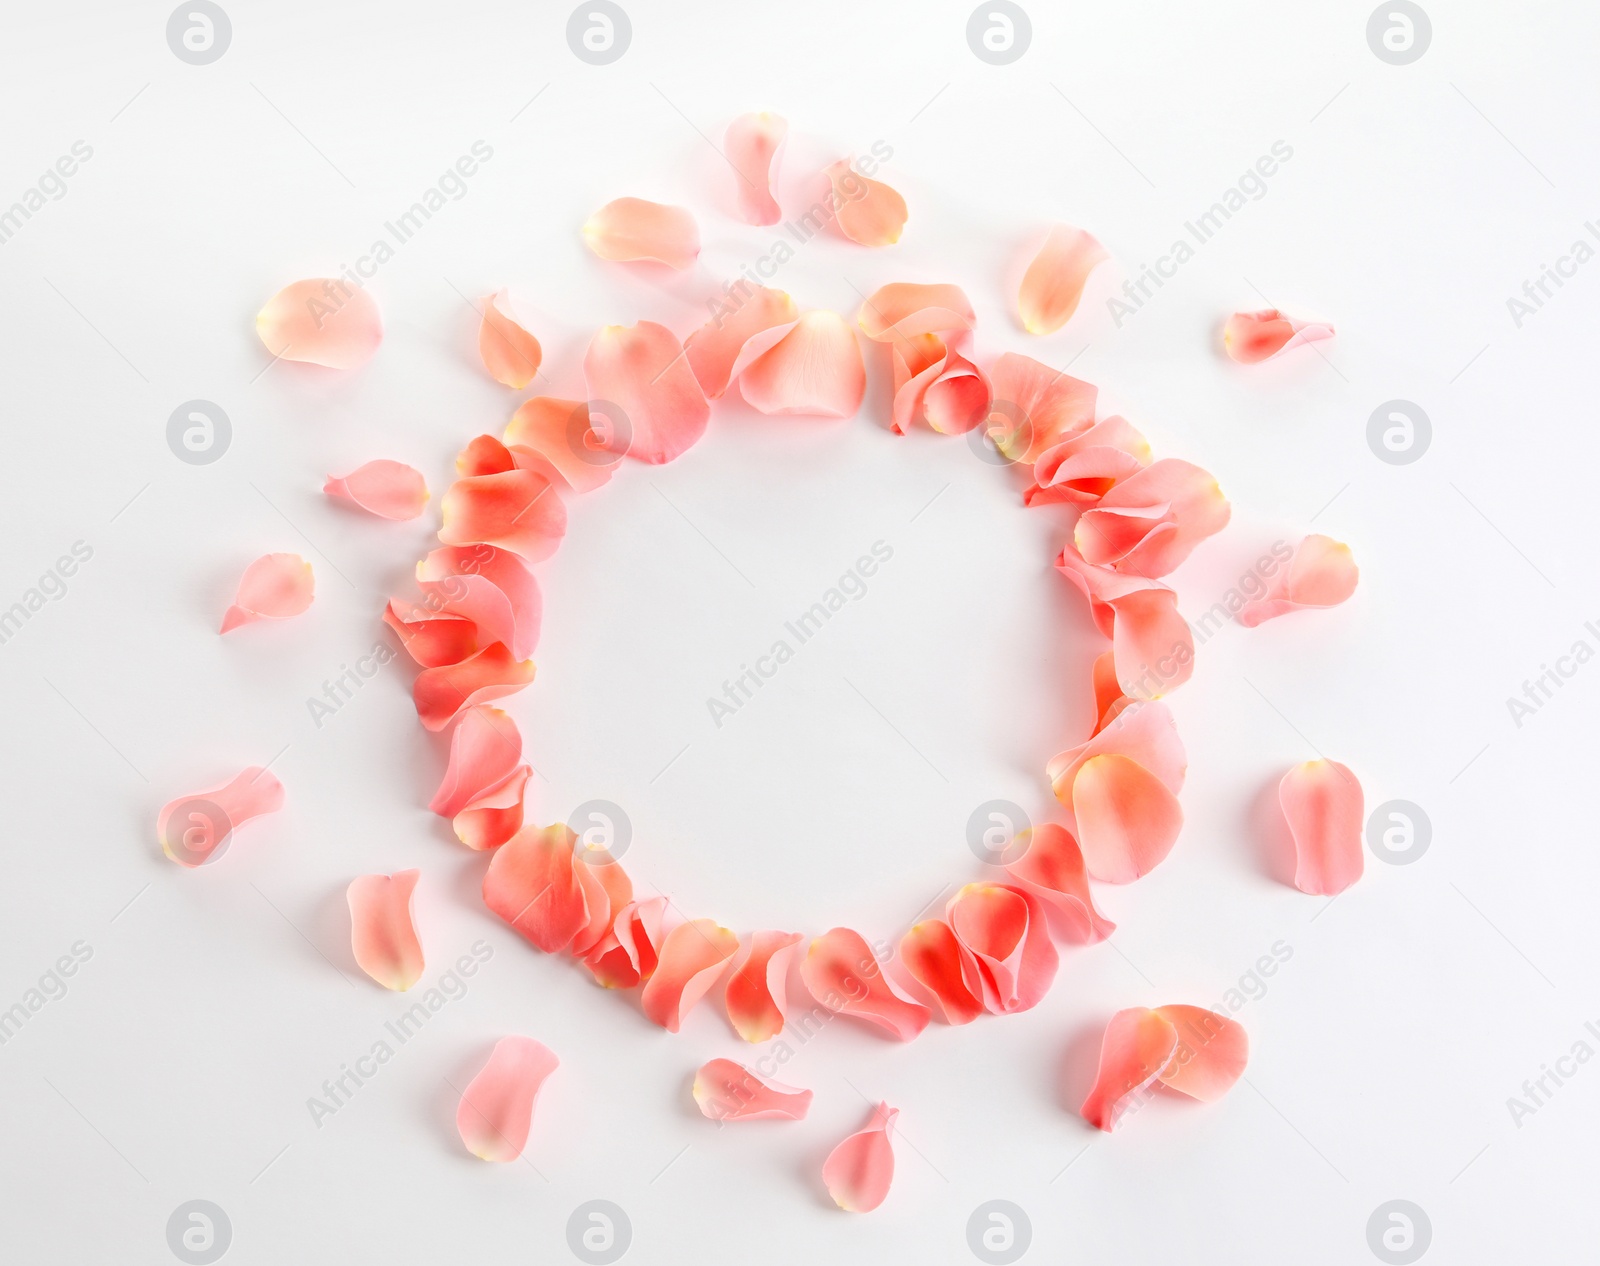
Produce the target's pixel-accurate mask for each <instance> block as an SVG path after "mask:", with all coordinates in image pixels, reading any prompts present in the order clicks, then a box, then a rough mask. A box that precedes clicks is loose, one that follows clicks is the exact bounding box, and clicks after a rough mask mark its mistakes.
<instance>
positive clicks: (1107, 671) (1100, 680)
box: [1094, 651, 1128, 734]
mask: <svg viewBox="0 0 1600 1266" xmlns="http://www.w3.org/2000/svg"><path fill="white" fill-rule="evenodd" d="M1127 698H1128V696H1127V695H1125V694H1123V693H1122V685H1121V683H1120V682H1118V681H1117V656H1116V652H1115V651H1106V652H1105V653H1104V654H1102V655H1098V656H1096V657H1095V661H1094V714H1095V715H1094V732H1095V733H1096V734H1098V733H1100V731H1101V730H1103V729H1105V728H1106V724H1107V723H1108V722H1109V721H1111V720H1112V719H1113V718H1114V717H1115V716H1116V714H1117V713H1118V712H1120V711H1121V710H1122V706H1123V705H1124V702H1125V701H1126V700H1127Z"/></svg>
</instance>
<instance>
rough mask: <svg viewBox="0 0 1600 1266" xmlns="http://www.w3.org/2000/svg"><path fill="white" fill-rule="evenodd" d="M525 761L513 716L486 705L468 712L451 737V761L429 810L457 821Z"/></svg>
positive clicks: (464, 714) (520, 736) (520, 738)
mask: <svg viewBox="0 0 1600 1266" xmlns="http://www.w3.org/2000/svg"><path fill="white" fill-rule="evenodd" d="M521 759H522V732H521V731H520V730H518V729H517V723H516V722H515V721H513V720H512V719H511V718H510V716H508V715H507V714H506V713H504V712H502V711H501V710H500V709H499V708H491V707H489V706H488V705H486V704H480V705H478V706H477V707H472V708H468V709H466V710H465V711H464V712H462V714H461V719H460V720H459V721H457V722H456V728H455V729H454V730H453V731H452V732H451V734H450V760H449V763H448V764H447V765H446V766H445V771H444V781H443V782H441V783H440V784H439V790H438V791H436V792H434V793H433V799H432V800H430V801H429V802H428V808H429V810H430V811H431V812H433V813H437V814H438V815H439V816H440V817H442V818H453V817H455V816H456V814H458V813H460V812H461V810H463V809H465V808H466V807H467V806H468V805H469V804H471V803H472V802H473V801H474V800H476V799H477V798H478V797H479V796H480V795H482V794H483V793H484V792H485V791H487V790H488V789H489V788H490V787H494V786H498V785H499V784H500V783H501V782H503V781H504V780H505V779H506V777H507V776H508V775H509V774H510V773H511V771H512V770H513V769H515V768H516V767H517V763H518V762H519V761H520V760H521Z"/></svg>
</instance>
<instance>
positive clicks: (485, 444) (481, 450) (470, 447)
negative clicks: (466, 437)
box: [456, 435, 517, 479]
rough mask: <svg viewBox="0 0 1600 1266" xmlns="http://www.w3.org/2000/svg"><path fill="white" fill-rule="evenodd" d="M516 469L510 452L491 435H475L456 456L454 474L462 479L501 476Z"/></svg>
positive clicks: (515, 463)
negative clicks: (479, 476)
mask: <svg viewBox="0 0 1600 1266" xmlns="http://www.w3.org/2000/svg"><path fill="white" fill-rule="evenodd" d="M516 469H517V459H516V456H515V455H514V454H513V453H512V451H511V450H510V449H509V448H507V447H506V446H505V445H504V444H502V443H501V442H500V441H499V440H497V439H495V437H494V436H492V435H475V436H473V437H472V440H471V441H470V442H469V443H468V444H467V446H466V447H465V448H464V449H462V450H461V451H460V452H459V453H457V454H456V474H458V475H460V476H461V477H462V478H463V479H471V478H474V477H476V476H478V475H503V474H505V473H506V471H508V470H516Z"/></svg>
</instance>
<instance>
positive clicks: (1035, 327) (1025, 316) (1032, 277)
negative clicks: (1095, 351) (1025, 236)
mask: <svg viewBox="0 0 1600 1266" xmlns="http://www.w3.org/2000/svg"><path fill="white" fill-rule="evenodd" d="M1109 258H1110V256H1109V255H1108V254H1107V253H1106V248H1105V247H1103V246H1101V245H1100V243H1099V242H1097V241H1095V239H1094V238H1093V237H1091V236H1090V235H1089V234H1088V233H1085V232H1084V231H1083V230H1082V229H1075V228H1073V227H1072V226H1071V225H1070V224H1057V225H1055V226H1054V227H1052V228H1051V230H1050V234H1049V236H1048V237H1046V238H1045V240H1044V245H1043V246H1041V247H1040V248H1039V253H1038V254H1037V255H1035V256H1034V257H1033V262H1032V263H1031V264H1029V265H1028V271H1027V272H1026V273H1025V274H1023V278H1022V289H1021V290H1020V291H1019V292H1018V294H1017V315H1019V316H1020V317H1021V318H1022V326H1023V328H1024V329H1025V330H1027V331H1028V333H1029V334H1054V333H1055V332H1056V331H1057V330H1059V329H1060V328H1061V327H1062V326H1063V325H1065V324H1066V323H1067V322H1068V321H1069V320H1070V319H1071V318H1072V314H1073V313H1074V312H1076V311H1077V310H1078V300H1079V299H1081V298H1082V297H1083V287H1084V283H1085V282H1087V281H1088V280H1089V274H1090V273H1091V272H1093V271H1094V268H1095V265H1096V264H1098V263H1100V262H1101V261H1102V260H1105V259H1109Z"/></svg>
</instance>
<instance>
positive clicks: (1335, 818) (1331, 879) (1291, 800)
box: [1278, 760, 1362, 897]
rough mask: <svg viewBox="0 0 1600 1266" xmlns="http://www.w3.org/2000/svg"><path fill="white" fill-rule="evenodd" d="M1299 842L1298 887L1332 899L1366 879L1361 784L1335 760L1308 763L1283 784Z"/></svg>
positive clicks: (1286, 812) (1283, 800)
mask: <svg viewBox="0 0 1600 1266" xmlns="http://www.w3.org/2000/svg"><path fill="white" fill-rule="evenodd" d="M1278 803H1279V804H1280V805H1281V806H1282V807H1283V816H1284V817H1285V818H1287V819H1288V822H1289V831H1290V834H1292V835H1293V836H1294V851H1295V870H1294V886H1295V887H1296V888H1298V889H1300V891H1301V892H1309V893H1314V894H1317V895H1320V896H1326V897H1331V896H1333V894H1334V893H1337V892H1343V891H1344V890H1345V889H1346V888H1348V887H1349V886H1350V885H1351V884H1353V883H1355V881H1356V880H1358V879H1360V878H1361V869H1362V856H1361V831H1362V795H1361V784H1360V783H1359V782H1357V781H1356V776H1355V775H1354V774H1353V773H1351V772H1350V770H1349V768H1348V767H1347V766H1345V765H1341V764H1340V763H1339V762H1338V761H1336V760H1308V761H1305V762H1304V763H1302V764H1299V765H1296V766H1295V767H1294V768H1293V769H1291V770H1290V771H1289V772H1288V773H1287V774H1285V775H1284V776H1283V781H1282V782H1280V783H1279V784H1278Z"/></svg>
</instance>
